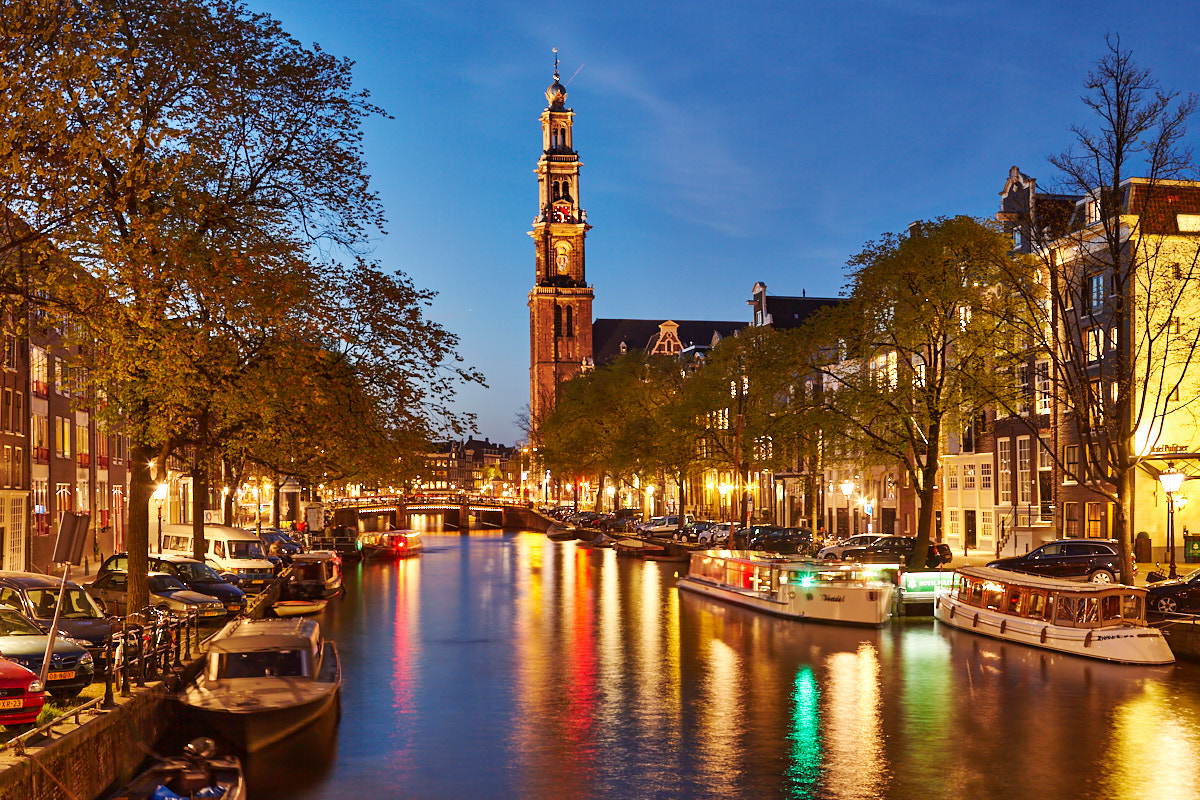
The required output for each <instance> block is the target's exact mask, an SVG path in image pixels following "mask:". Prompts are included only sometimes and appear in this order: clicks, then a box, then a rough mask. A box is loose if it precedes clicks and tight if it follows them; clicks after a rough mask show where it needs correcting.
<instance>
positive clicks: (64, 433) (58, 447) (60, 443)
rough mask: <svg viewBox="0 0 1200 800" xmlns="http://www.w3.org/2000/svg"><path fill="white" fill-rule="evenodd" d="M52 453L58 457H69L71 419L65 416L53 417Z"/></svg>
mask: <svg viewBox="0 0 1200 800" xmlns="http://www.w3.org/2000/svg"><path fill="white" fill-rule="evenodd" d="M54 454H55V455H56V456H58V457H59V458H70V457H71V421H70V420H68V419H67V418H66V417H55V418H54Z"/></svg>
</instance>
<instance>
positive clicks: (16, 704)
mask: <svg viewBox="0 0 1200 800" xmlns="http://www.w3.org/2000/svg"><path fill="white" fill-rule="evenodd" d="M24 707H25V701H24V700H22V699H21V698H19V697H17V698H14V699H12V700H0V708H24Z"/></svg>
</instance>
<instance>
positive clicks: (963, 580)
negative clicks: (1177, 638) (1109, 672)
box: [933, 567, 1175, 664]
mask: <svg viewBox="0 0 1200 800" xmlns="http://www.w3.org/2000/svg"><path fill="white" fill-rule="evenodd" d="M1146 594H1147V592H1146V590H1145V589H1141V588H1138V587H1136V586H1123V585H1121V584H1103V583H1077V582H1075V581H1066V580H1059V579H1057V578H1044V577H1041V576H1039V575H1025V574H1022V573H1019V572H1009V571H1007V570H1001V569H995V568H992V567H960V568H959V569H958V570H956V571H955V576H954V585H953V586H951V587H950V588H939V589H938V590H937V593H936V599H935V602H934V609H933V613H934V616H935V617H937V619H938V620H940V621H941V622H944V623H946V624H947V625H950V626H953V627H955V628H960V629H962V630H965V631H972V632H975V633H981V634H983V635H985V636H991V637H993V638H996V639H1003V640H1004V641H1009V642H1017V643H1018V644H1025V645H1030V646H1032V647H1042V648H1045V649H1047V650H1056V651H1058V652H1060V653H1070V654H1072V655H1077V656H1086V657H1087V658H1098V659H1101V660H1104V661H1113V662H1118V663H1123V664H1170V663H1172V662H1173V661H1175V655H1174V654H1173V653H1172V652H1171V648H1170V647H1169V646H1168V645H1167V641H1166V639H1164V638H1163V635H1162V631H1160V630H1158V629H1157V628H1151V627H1148V626H1147V625H1146Z"/></svg>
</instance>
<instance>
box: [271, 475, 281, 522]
mask: <svg viewBox="0 0 1200 800" xmlns="http://www.w3.org/2000/svg"><path fill="white" fill-rule="evenodd" d="M282 486H283V481H282V480H280V478H279V473H278V472H277V473H275V474H274V475H273V476H272V478H271V491H272V497H271V527H272V528H275V529H276V530H278V529H279V527H280V526H279V490H280V488H281V487H282Z"/></svg>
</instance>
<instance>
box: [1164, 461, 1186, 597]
mask: <svg viewBox="0 0 1200 800" xmlns="http://www.w3.org/2000/svg"><path fill="white" fill-rule="evenodd" d="M1186 477H1187V476H1186V475H1184V474H1183V473H1182V472H1180V471H1179V470H1177V469H1175V466H1174V465H1173V464H1168V465H1167V468H1166V469H1164V470H1163V471H1162V472H1160V473H1158V480H1159V483H1161V484H1162V487H1163V491H1164V492H1166V494H1167V550H1168V551H1169V553H1168V556H1167V557H1168V558H1169V559H1170V564H1171V570H1170V572H1169V573H1168V574H1167V577H1169V578H1171V579H1172V580H1173V579H1175V578H1177V577H1179V575H1178V573H1177V572H1176V571H1175V493H1176V492H1178V491H1179V489H1180V488H1181V487H1182V486H1183V481H1184V479H1185V478H1186Z"/></svg>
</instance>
